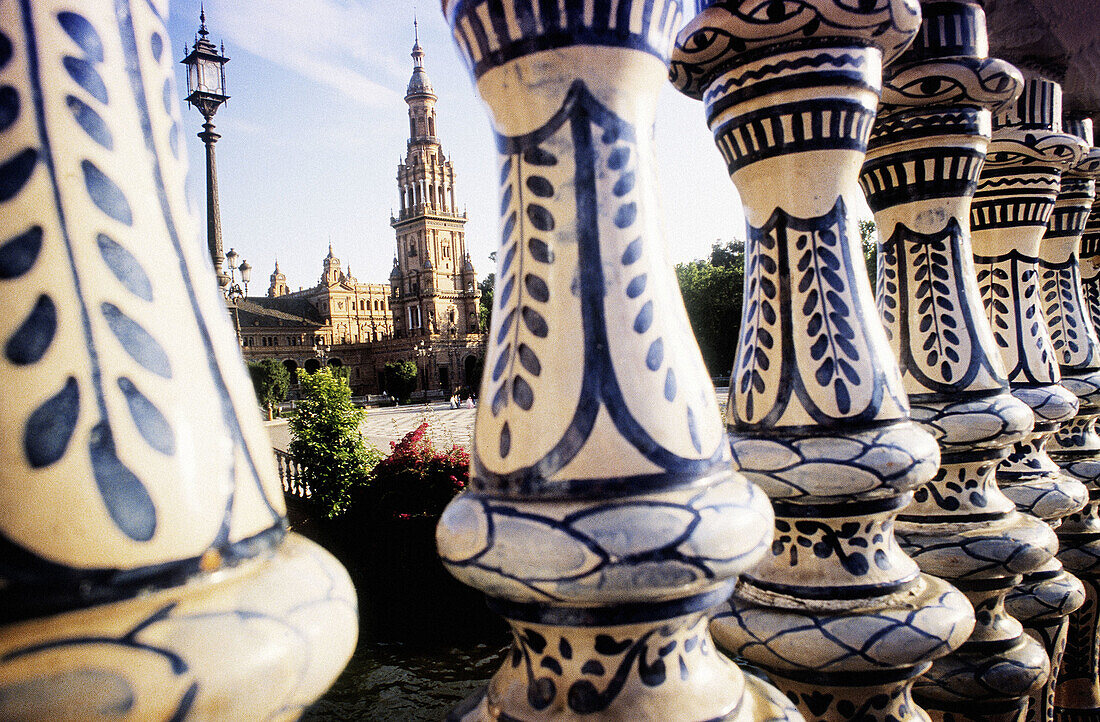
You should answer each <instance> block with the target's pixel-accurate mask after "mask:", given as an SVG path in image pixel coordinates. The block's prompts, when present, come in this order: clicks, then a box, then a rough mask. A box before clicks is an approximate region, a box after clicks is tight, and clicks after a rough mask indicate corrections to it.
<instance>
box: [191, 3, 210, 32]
mask: <svg viewBox="0 0 1100 722" xmlns="http://www.w3.org/2000/svg"><path fill="white" fill-rule="evenodd" d="M192 7H194V6H192ZM199 35H200V36H202V39H203V40H206V37H207V36H208V35H210V32H209V31H208V30H207V29H206V8H205V7H204V6H203V3H199Z"/></svg>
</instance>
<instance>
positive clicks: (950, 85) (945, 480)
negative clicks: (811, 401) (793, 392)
mask: <svg viewBox="0 0 1100 722" xmlns="http://www.w3.org/2000/svg"><path fill="white" fill-rule="evenodd" d="M922 10H923V13H924V21H923V26H922V28H921V32H920V34H919V35H918V36H917V39H916V40H915V41H914V43H913V45H912V46H911V47H910V49H909V50H908V51H906V53H905V54H904V55H902V57H901V58H900V59H899V60H898V62H896V63H894V64H892V65H891V66H890V67H889V68H888V69H887V72H886V77H885V80H884V89H883V95H882V105H881V106H880V109H879V118H878V120H877V122H876V124H875V129H874V131H873V132H872V135H871V141H870V149H869V151H868V154H867V162H866V163H864V166H863V173H862V176H861V184H862V185H863V189H864V192H865V193H866V195H867V200H868V204H869V205H870V206H871V209H872V210H873V211H874V213H875V220H876V221H877V223H878V229H879V254H878V263H879V265H878V284H877V285H878V287H877V296H878V306H879V313H880V314H881V316H882V320H883V324H884V326H885V327H886V333H887V336H888V337H889V338H890V342H891V345H892V346H893V348H894V352H895V353H896V354H897V356H898V358H899V361H900V365H901V372H902V380H903V382H904V384H905V389H906V391H907V392H908V394H909V399H910V403H911V404H912V405H913V412H912V413H913V418H914V420H916V421H918V422H919V423H920V424H921V425H922V426H923V427H924V428H925V429H926V430H927V431H929V432H930V433H932V434H933V435H934V436H936V438H937V440H938V441H939V443H940V447H941V452H942V457H941V467H940V471H939V473H938V474H937V475H936V477H935V478H934V479H933V480H932V481H930V482H928V483H927V484H926V485H924V486H923V487H921V488H920V489H918V490H917V492H916V494H915V499H914V501H913V503H911V504H910V505H909V506H908V507H907V508H906V509H905V510H904V511H903V512H902V514H901V515H900V516H899V517H898V529H897V533H898V536H899V538H900V539H901V540H902V544H903V546H904V547H905V548H906V550H907V551H908V552H909V553H910V555H911V556H912V557H913V558H914V559H915V560H916V561H917V563H918V564H919V565H920V567H921V569H922V570H924V571H925V572H928V573H931V574H937V575H940V576H942V577H944V578H945V579H947V580H949V581H951V582H952V583H953V584H955V585H956V586H958V587H959V588H960V589H962V590H963V591H964V592H966V594H967V596H968V597H969V598H970V600H971V602H972V603H973V604H974V607H975V609H976V610H978V615H977V619H978V621H977V625H976V627H975V629H974V632H973V634H972V635H971V636H970V639H969V640H968V641H967V643H966V644H965V645H963V647H962V648H960V649H959V650H958V651H957V652H955V653H954V654H951V655H949V656H947V657H941V658H940V659H938V660H936V662H935V663H933V665H932V668H931V669H930V670H929V672H927V673H926V674H925V675H924V676H923V677H922V678H921V679H920V680H918V682H917V684H916V685H915V687H914V697H915V698H916V699H917V701H918V702H919V703H920V704H921V705H922V706H923V707H924V708H925V709H926V710H928V711H929V712H931V713H933V714H934V715H935V716H936V717H937V718H940V719H944V718H948V717H949V718H951V719H981V720H987V721H988V720H997V719H1000V720H1015V719H1016V718H1017V717H1019V716H1020V715H1021V714H1022V713H1023V712H1024V710H1025V709H1026V707H1027V704H1028V696H1029V694H1031V693H1032V692H1034V691H1037V690H1039V689H1040V688H1041V686H1042V685H1043V683H1044V682H1045V681H1046V679H1047V676H1048V670H1049V665H1048V662H1047V655H1046V653H1045V652H1044V650H1043V648H1042V647H1041V646H1040V645H1039V644H1038V643H1037V642H1036V641H1035V640H1034V639H1032V638H1031V637H1030V636H1028V635H1026V634H1024V631H1023V628H1022V626H1021V625H1020V623H1019V622H1018V621H1016V620H1015V619H1013V618H1011V617H1009V616H1008V615H1007V614H1006V613H1005V609H1004V598H1005V595H1006V594H1007V593H1008V592H1009V591H1011V590H1012V589H1013V588H1014V587H1015V586H1016V584H1018V583H1019V582H1020V580H1021V576H1020V575H1021V574H1022V573H1026V572H1033V571H1036V570H1037V569H1039V568H1040V567H1041V566H1043V565H1045V564H1047V563H1049V562H1050V561H1051V559H1052V556H1053V554H1054V552H1055V551H1056V550H1057V541H1056V539H1055V537H1054V534H1053V532H1052V531H1051V529H1050V528H1049V527H1048V526H1047V525H1046V524H1044V523H1043V522H1041V521H1040V520H1038V519H1036V518H1034V517H1032V516H1029V515H1025V514H1021V513H1020V512H1018V511H1016V508H1015V505H1014V504H1013V502H1012V501H1011V500H1009V499H1008V498H1007V497H1005V495H1004V494H1003V493H1002V492H1001V491H1000V489H998V487H997V484H996V479H995V470H996V467H997V464H998V462H999V461H1000V460H1001V459H1003V458H1005V456H1007V454H1008V452H1009V449H1010V447H1011V445H1012V444H1014V443H1015V442H1017V441H1020V440H1021V439H1023V438H1024V436H1025V435H1026V434H1028V433H1030V431H1031V427H1032V423H1033V415H1032V413H1031V410H1030V409H1029V408H1028V407H1027V405H1025V404H1024V403H1022V402H1021V401H1018V400H1017V399H1015V398H1014V397H1013V396H1012V395H1011V394H1010V393H1009V387H1008V380H1007V376H1006V373H1005V369H1004V364H1003V362H1002V360H1001V356H1000V353H999V351H998V349H997V347H996V344H995V342H994V340H993V334H992V331H991V329H990V326H989V322H988V321H987V320H986V318H985V313H984V311H983V308H982V302H981V297H980V295H979V291H978V285H977V281H976V278H975V274H974V264H973V257H972V252H971V247H970V202H971V199H972V197H973V195H974V190H975V188H976V185H977V179H978V174H979V173H980V171H981V168H982V163H983V161H984V159H985V153H986V148H987V146H988V144H989V139H990V132H991V112H990V110H991V109H992V108H995V107H998V106H1003V105H1005V104H1006V103H1008V102H1011V101H1012V100H1014V99H1015V98H1016V97H1017V96H1018V95H1019V93H1020V90H1021V88H1022V85H1023V78H1022V77H1021V76H1020V74H1019V72H1018V71H1016V70H1015V69H1014V68H1013V67H1012V66H1010V65H1008V64H1007V63H1005V62H1003V61H1000V60H996V59H991V58H988V57H987V41H986V33H985V15H984V12H983V11H982V9H981V7H980V6H979V5H977V4H975V3H973V2H963V1H958V2H941V1H935V2H926V3H922Z"/></svg>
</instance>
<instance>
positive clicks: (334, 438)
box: [290, 368, 381, 518]
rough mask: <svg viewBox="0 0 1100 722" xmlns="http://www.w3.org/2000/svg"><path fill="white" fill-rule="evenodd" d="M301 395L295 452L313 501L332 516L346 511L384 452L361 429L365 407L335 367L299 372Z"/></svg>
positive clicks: (293, 443)
mask: <svg viewBox="0 0 1100 722" xmlns="http://www.w3.org/2000/svg"><path fill="white" fill-rule="evenodd" d="M298 378H299V381H300V383H301V385H302V399H301V401H300V402H299V403H298V408H297V414H296V415H295V417H294V418H293V419H291V420H290V433H291V441H290V453H291V454H292V455H293V456H294V458H295V460H297V461H298V463H300V464H301V466H302V478H303V481H305V482H306V483H307V484H308V485H309V488H310V490H311V492H312V496H311V502H312V503H313V504H315V505H316V506H317V508H318V511H319V512H320V513H322V514H323V515H324V516H326V517H328V518H334V517H337V516H340V515H341V514H343V513H344V512H345V511H347V509H348V506H349V505H350V504H351V503H352V501H353V500H354V498H355V497H356V496H358V495H359V494H360V493H361V490H362V488H363V487H364V486H365V485H366V483H367V475H368V473H369V471H370V468H371V466H372V465H373V464H374V463H376V462H377V461H378V459H379V457H380V456H381V455H380V453H379V452H378V450H377V449H374V448H373V447H371V449H370V450H369V451H368V449H367V447H366V446H365V445H364V443H363V435H362V433H360V431H359V423H360V422H361V421H362V420H363V416H364V415H365V412H364V411H363V410H362V409H359V408H356V406H355V405H354V404H353V403H352V402H351V388H350V387H349V386H348V384H347V381H346V379H343V378H340V377H337V376H335V375H334V374H333V373H332V371H331V370H330V369H327V368H325V369H320V370H318V371H316V372H315V373H312V374H310V373H305V372H300V373H299V375H298Z"/></svg>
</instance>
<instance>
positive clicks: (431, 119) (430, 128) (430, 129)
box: [428, 115, 435, 135]
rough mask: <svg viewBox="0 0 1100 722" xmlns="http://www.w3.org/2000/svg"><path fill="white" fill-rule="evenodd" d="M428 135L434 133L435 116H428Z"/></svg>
mask: <svg viewBox="0 0 1100 722" xmlns="http://www.w3.org/2000/svg"><path fill="white" fill-rule="evenodd" d="M428 135H435V116H432V115H429V116H428Z"/></svg>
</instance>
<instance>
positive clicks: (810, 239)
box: [672, 0, 973, 720]
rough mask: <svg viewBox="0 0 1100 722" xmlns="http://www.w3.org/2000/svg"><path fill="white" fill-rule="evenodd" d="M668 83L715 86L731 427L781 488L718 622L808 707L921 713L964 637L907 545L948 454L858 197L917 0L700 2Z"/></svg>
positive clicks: (758, 471) (870, 713) (851, 714)
mask: <svg viewBox="0 0 1100 722" xmlns="http://www.w3.org/2000/svg"><path fill="white" fill-rule="evenodd" d="M698 5H699V8H700V12H699V14H698V15H697V16H696V17H695V18H694V19H693V20H692V21H691V22H690V23H689V24H688V25H687V26H686V27H685V29H684V30H683V31H682V32H681V33H680V35H679V37H678V39H677V46H676V50H675V51H674V53H673V65H672V81H673V83H674V84H675V85H676V87H677V88H678V89H679V90H681V91H682V92H684V93H686V94H687V95H689V96H691V97H693V98H701V99H702V100H703V103H704V107H705V110H706V115H707V122H708V125H709V126H710V128H711V130H712V131H713V132H714V136H715V140H716V142H717V145H718V147H719V150H720V151H721V153H722V155H723V158H724V160H725V161H726V163H727V165H728V168H729V172H730V176H731V178H732V179H733V182H734V184H735V185H736V186H737V189H738V191H739V192H740V195H741V199H742V201H743V204H744V209H745V216H746V219H747V224H748V241H747V244H746V261H745V303H744V313H743V316H742V322H741V335H740V339H739V347H738V352H737V358H736V361H735V363H734V369H733V376H732V378H731V384H730V390H731V396H730V402H729V406H728V407H727V417H726V420H727V425H728V430H729V437H730V443H731V447H732V449H733V452H734V460H735V464H736V465H737V466H738V468H740V470H741V471H742V473H744V474H745V475H746V476H748V477H749V478H750V479H752V480H753V481H756V482H757V483H759V484H760V485H761V486H762V487H763V488H764V489H765V490H766V491H767V492H768V495H769V496H770V497H771V498H772V502H773V505H774V508H775V512H776V535H775V539H774V542H773V544H772V547H771V551H770V554H768V555H767V556H766V557H765V558H764V560H763V561H762V562H761V563H759V564H758V565H756V566H755V567H753V568H752V569H751V570H749V571H748V572H747V573H746V574H744V575H743V576H742V579H741V581H740V583H739V584H738V586H737V590H736V591H735V593H734V596H733V597H732V598H731V600H730V605H729V606H728V607H727V608H725V609H724V610H723V611H722V612H720V613H719V614H718V615H717V616H716V617H715V621H714V623H713V624H712V627H711V629H712V632H713V633H714V635H715V639H716V640H717V641H718V643H719V644H720V645H721V646H722V647H723V648H724V649H727V650H729V651H730V652H731V653H733V654H736V655H738V656H740V657H742V658H744V659H746V660H748V661H749V662H751V663H753V664H754V665H757V666H759V667H761V668H762V669H764V670H766V671H767V673H768V676H769V678H770V679H771V680H772V681H773V682H774V683H775V684H776V685H777V686H779V687H780V688H781V689H783V690H784V691H785V692H786V693H787V694H788V696H789V697H790V698H791V699H793V700H797V702H798V705H799V708H800V709H801V710H802V712H803V714H805V715H806V716H807V718H810V719H830V720H834V719H863V720H891V719H927V716H926V715H925V713H924V712H923V711H921V710H920V708H919V707H917V706H916V705H915V704H914V702H913V700H912V697H911V694H910V688H911V686H912V683H913V680H914V679H915V678H916V677H917V676H918V675H919V674H921V673H922V672H923V671H924V670H925V669H927V668H928V665H929V664H930V663H931V661H932V660H933V659H935V658H937V657H941V656H943V655H946V654H948V653H950V652H951V651H952V650H954V649H955V648H957V647H958V646H959V645H960V644H962V643H963V642H964V641H965V640H966V638H967V636H969V634H970V631H971V629H972V627H973V616H972V610H971V607H970V604H969V603H968V602H967V601H966V599H965V597H964V596H963V595H962V594H961V593H960V592H959V591H958V590H956V589H954V588H953V587H952V586H950V585H949V584H947V583H945V582H943V581H942V580H940V579H936V578H934V577H931V576H927V575H924V574H922V573H921V572H920V570H919V569H918V567H917V565H916V564H915V563H914V562H913V560H912V559H910V558H909V557H907V556H906V555H905V553H904V551H902V549H901V548H900V547H899V545H898V543H897V541H896V540H895V538H894V518H895V516H896V514H897V512H898V511H899V510H900V509H902V508H903V507H904V506H905V505H906V504H907V503H908V502H909V500H910V499H911V498H912V492H911V490H912V489H913V488H915V487H917V486H919V485H920V484H922V483H924V482H925V481H927V480H928V479H930V478H931V477H932V475H933V474H934V473H935V470H936V468H937V466H938V464H939V450H938V448H937V446H936V444H935V441H934V439H933V438H932V437H931V436H930V435H928V434H927V433H925V432H923V431H921V430H920V429H919V428H917V427H916V426H915V425H914V424H912V423H911V422H910V421H909V405H908V401H907V399H906V396H905V392H904V390H903V388H902V382H901V377H900V374H899V373H898V366H897V362H896V361H895V360H894V358H893V355H892V354H891V352H890V347H889V344H888V342H887V339H886V336H885V334H884V332H883V329H882V326H881V324H879V322H878V320H877V314H876V312H875V308H874V296H873V294H872V292H871V288H870V284H869V283H868V279H867V275H866V272H865V271H864V265H863V260H862V253H861V251H860V246H859V233H858V231H857V227H856V219H855V218H854V216H853V214H852V210H853V209H854V208H855V207H857V204H860V203H861V202H862V201H861V198H860V189H859V185H858V183H857V178H858V173H859V169H860V166H861V164H862V163H863V160H864V153H865V151H866V147H867V139H868V136H869V135H870V132H871V127H872V124H873V123H874V120H875V113H876V108H877V105H878V99H879V97H878V96H879V90H880V82H881V69H882V66H883V63H884V61H885V62H889V61H891V60H893V59H894V58H896V57H897V55H898V54H900V53H901V52H902V51H903V50H904V49H905V47H906V46H907V45H908V44H909V42H910V41H911V40H912V38H913V36H914V35H915V33H916V32H917V29H918V27H919V25H920V9H919V6H918V4H917V3H916V2H889V3H865V4H862V5H859V6H858V7H857V6H855V5H851V4H848V3H844V2H839V1H837V2H834V1H833V0H810V1H809V2H804V3H799V4H797V5H796V4H793V3H792V4H789V5H781V4H778V3H763V4H761V3H754V2H722V3H717V2H716V3H711V2H706V1H701V2H699V3H698Z"/></svg>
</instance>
